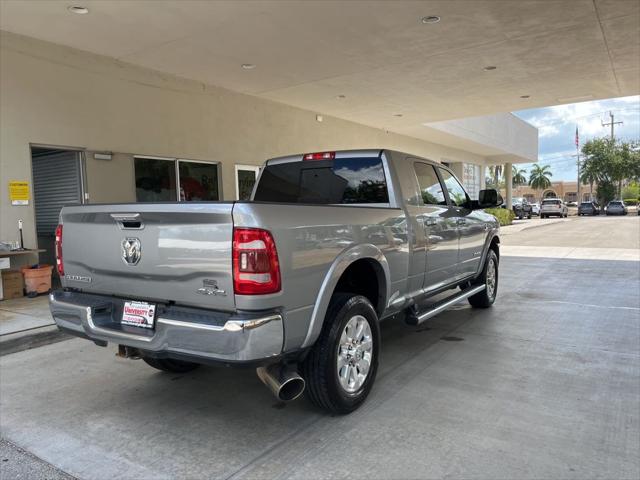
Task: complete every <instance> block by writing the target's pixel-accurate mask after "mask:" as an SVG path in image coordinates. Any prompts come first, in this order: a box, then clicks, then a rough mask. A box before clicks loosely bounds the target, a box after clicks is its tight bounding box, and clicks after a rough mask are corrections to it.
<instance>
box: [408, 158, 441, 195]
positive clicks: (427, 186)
mask: <svg viewBox="0 0 640 480" xmlns="http://www.w3.org/2000/svg"><path fill="white" fill-rule="evenodd" d="M413 168H414V170H415V172H416V177H417V178H418V185H419V186H420V195H421V196H422V202H423V203H424V204H425V205H446V204H447V201H446V200H445V197H444V192H443V191H442V185H441V184H440V180H439V179H438V175H437V174H436V169H435V168H433V166H431V165H429V164H427V163H420V162H417V163H414V164H413Z"/></svg>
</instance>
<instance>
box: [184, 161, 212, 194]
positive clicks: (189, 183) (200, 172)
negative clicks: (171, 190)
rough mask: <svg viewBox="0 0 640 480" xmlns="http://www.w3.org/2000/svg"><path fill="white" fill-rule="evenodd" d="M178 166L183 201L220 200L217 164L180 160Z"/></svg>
mask: <svg viewBox="0 0 640 480" xmlns="http://www.w3.org/2000/svg"><path fill="white" fill-rule="evenodd" d="M178 165H179V167H178V170H179V172H180V200H181V201H183V202H184V201H186V202H197V201H202V200H205V201H207V200H208V201H212V200H219V195H218V166H217V165H216V164H215V163H200V162H185V161H184V160H180V162H179V164H178Z"/></svg>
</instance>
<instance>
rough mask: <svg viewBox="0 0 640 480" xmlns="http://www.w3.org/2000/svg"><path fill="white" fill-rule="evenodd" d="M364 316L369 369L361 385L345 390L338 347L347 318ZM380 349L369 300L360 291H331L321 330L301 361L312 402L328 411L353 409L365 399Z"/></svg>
mask: <svg viewBox="0 0 640 480" xmlns="http://www.w3.org/2000/svg"><path fill="white" fill-rule="evenodd" d="M355 315H361V316H363V317H364V318H365V319H366V320H367V322H368V324H369V327H370V329H371V339H372V346H371V352H372V359H371V363H370V367H369V371H368V373H367V376H366V378H365V380H364V383H363V384H362V385H361V386H360V388H359V389H358V390H357V391H355V392H353V393H349V392H347V391H346V390H345V389H344V388H343V387H342V386H341V385H340V380H339V378H338V369H337V362H338V354H339V352H338V350H339V346H340V338H341V336H342V333H343V330H344V329H345V327H346V325H347V323H348V322H349V320H351V319H352V318H353V317H354V316H355ZM379 351H380V327H379V325H378V315H377V314H376V311H375V309H374V308H373V306H372V305H371V302H369V300H367V299H366V298H365V297H363V296H361V295H355V294H345V293H338V294H334V296H333V297H332V299H331V303H330V304H329V308H328V309H327V315H326V316H325V321H324V326H323V327H322V332H321V333H320V336H319V337H318V340H316V343H315V344H314V345H313V347H312V349H311V351H310V352H309V354H308V355H307V357H306V358H305V360H304V362H303V363H302V365H301V372H302V376H303V378H304V379H305V381H306V382H307V389H306V395H307V397H308V398H309V400H311V402H312V403H313V404H315V405H316V406H318V407H320V408H322V409H323V410H326V411H328V412H331V413H336V414H347V413H351V412H353V411H354V410H355V409H357V408H358V407H359V406H360V405H362V403H363V402H364V401H365V399H366V398H367V396H368V395H369V392H370V391H371V387H372V386H373V383H374V381H375V378H376V373H377V371H378V355H379Z"/></svg>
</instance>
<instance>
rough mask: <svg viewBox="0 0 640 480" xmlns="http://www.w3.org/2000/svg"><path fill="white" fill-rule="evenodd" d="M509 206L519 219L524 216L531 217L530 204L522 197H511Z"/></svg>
mask: <svg viewBox="0 0 640 480" xmlns="http://www.w3.org/2000/svg"><path fill="white" fill-rule="evenodd" d="M511 208H512V209H513V213H515V214H516V217H518V218H519V219H520V220H522V219H523V218H524V217H527V218H531V210H532V208H531V205H530V204H529V202H527V199H526V198H524V197H514V198H512V199H511Z"/></svg>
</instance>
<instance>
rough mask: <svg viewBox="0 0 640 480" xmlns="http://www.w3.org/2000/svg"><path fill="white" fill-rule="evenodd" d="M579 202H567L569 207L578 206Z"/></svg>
mask: <svg viewBox="0 0 640 480" xmlns="http://www.w3.org/2000/svg"><path fill="white" fill-rule="evenodd" d="M577 206H578V202H567V207H577Z"/></svg>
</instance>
